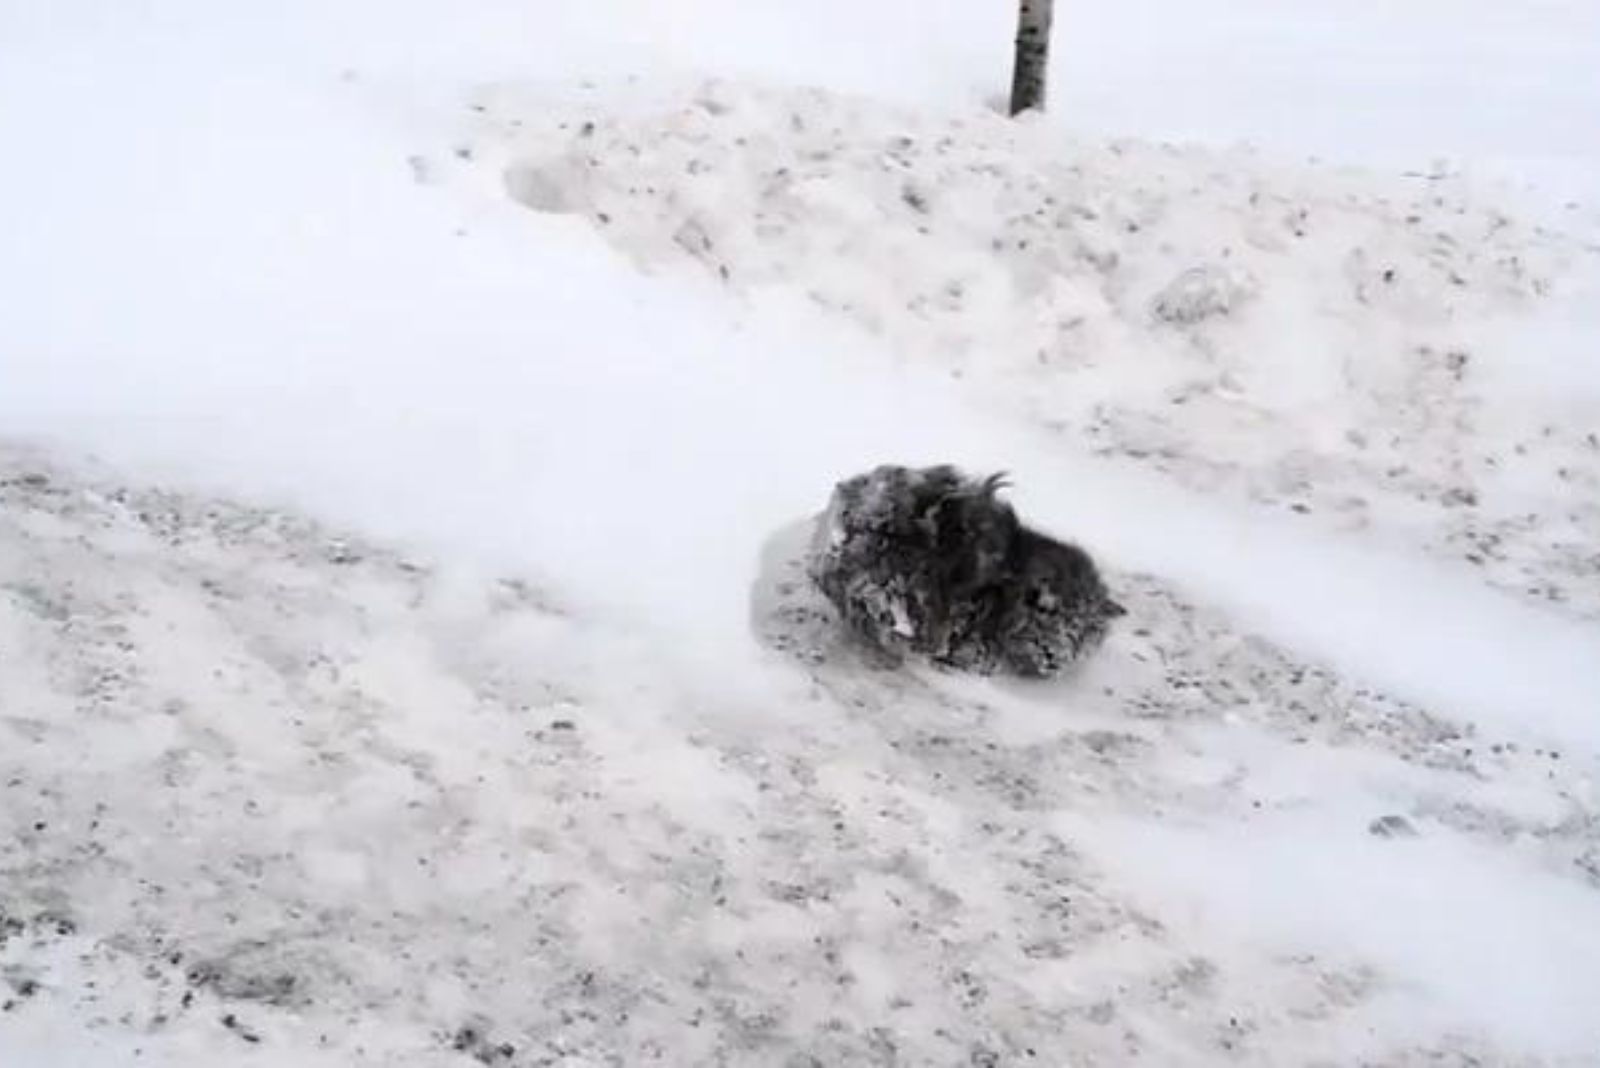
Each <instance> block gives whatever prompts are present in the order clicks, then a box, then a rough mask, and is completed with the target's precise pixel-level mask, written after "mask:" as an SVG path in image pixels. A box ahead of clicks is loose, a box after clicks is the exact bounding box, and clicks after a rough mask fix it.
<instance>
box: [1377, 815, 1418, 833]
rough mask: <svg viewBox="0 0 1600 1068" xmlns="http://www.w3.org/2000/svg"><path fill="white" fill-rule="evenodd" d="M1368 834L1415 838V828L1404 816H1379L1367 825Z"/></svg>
mask: <svg viewBox="0 0 1600 1068" xmlns="http://www.w3.org/2000/svg"><path fill="white" fill-rule="evenodd" d="M1367 831H1368V833H1369V834H1373V835H1376V836H1377V837H1379V838H1415V837H1416V836H1417V829H1416V828H1415V827H1413V826H1412V825H1411V821H1410V820H1408V819H1406V818H1405V817H1404V816H1395V815H1389V816H1379V817H1378V818H1377V819H1375V820H1373V821H1372V822H1371V823H1370V824H1368V826H1367Z"/></svg>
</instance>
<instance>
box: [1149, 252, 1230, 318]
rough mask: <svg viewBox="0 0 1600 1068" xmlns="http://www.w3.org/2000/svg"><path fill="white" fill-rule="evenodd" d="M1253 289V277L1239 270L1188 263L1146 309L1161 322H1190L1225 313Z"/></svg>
mask: <svg viewBox="0 0 1600 1068" xmlns="http://www.w3.org/2000/svg"><path fill="white" fill-rule="evenodd" d="M1254 293H1255V283H1254V280H1253V279H1251V278H1250V277H1249V276H1248V275H1247V274H1245V273H1244V272H1242V271H1235V270H1229V269H1227V268H1224V267H1217V266H1214V265H1204V266H1200V267H1191V268H1189V269H1188V270H1187V271H1184V272H1183V273H1182V274H1180V275H1178V277H1176V278H1174V279H1173V280H1172V281H1171V282H1169V283H1168V284H1167V287H1166V288H1165V289H1163V290H1162V291H1161V292H1159V293H1157V294H1156V296H1155V300H1154V301H1153V302H1152V303H1151V309H1150V310H1151V311H1152V312H1153V313H1154V315H1155V317H1156V318H1157V319H1160V320H1161V321H1162V322H1164V323H1172V324H1174V325H1176V326H1193V325H1194V324H1196V323H1200V322H1204V321H1205V320H1207V319H1213V318H1216V317H1217V316H1222V315H1227V314H1228V313H1230V312H1232V311H1233V309H1234V308H1236V307H1238V306H1239V305H1240V304H1241V303H1243V302H1244V301H1245V300H1248V299H1249V298H1250V297H1251V296H1253V295H1254Z"/></svg>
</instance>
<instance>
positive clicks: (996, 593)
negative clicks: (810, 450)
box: [809, 465, 1123, 677]
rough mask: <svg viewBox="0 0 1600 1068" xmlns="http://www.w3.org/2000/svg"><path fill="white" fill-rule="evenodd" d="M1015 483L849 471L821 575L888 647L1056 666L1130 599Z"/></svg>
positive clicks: (1012, 666)
mask: <svg viewBox="0 0 1600 1068" xmlns="http://www.w3.org/2000/svg"><path fill="white" fill-rule="evenodd" d="M1004 485H1005V483H1004V480H1003V479H1002V478H1001V477H1000V476H992V477H989V478H986V479H973V478H969V477H968V476H966V475H964V474H962V473H961V472H960V471H959V470H957V469H956V468H954V467H950V466H948V465H943V466H938V467H926V468H908V467H899V466H894V465H885V466H882V467H878V468H875V469H874V470H872V471H870V472H868V473H866V474H862V475H857V476H855V477H854V478H850V479H846V480H845V481H843V482H841V483H839V484H838V486H837V487H835V489H834V492H833V497H832V499H831V500H830V501H829V504H828V508H827V510H826V511H825V512H824V513H823V515H822V517H821V519H820V520H819V521H818V525H817V530H816V532H815V541H814V544H813V547H812V556H811V562H810V568H809V570H810V574H811V578H812V581H813V582H815V583H816V585H817V587H818V588H819V589H820V590H821V591H822V593H823V596H825V597H826V598H827V599H828V601H829V602H830V603H831V604H832V605H833V607H834V608H835V609H836V610H837V611H838V613H839V615H840V617H841V619H842V620H843V622H844V624H845V626H846V627H847V628H848V629H849V630H850V631H851V632H853V633H854V634H856V635H858V636H859V637H861V638H863V639H865V640H866V641H868V642H870V643H871V644H873V645H875V646H877V647H878V648H880V649H882V650H884V651H885V652H888V653H891V654H894V655H905V654H908V653H915V654H918V655H922V656H926V657H929V658H930V659H932V660H934V661H936V662H938V663H941V664H946V665H949V666H952V667H957V668H961V669H964V670H969V671H976V672H979V673H984V674H988V673H992V672H996V671H1001V670H1009V671H1013V672H1015V673H1017V674H1019V675H1025V676H1031V677H1042V676H1048V675H1053V674H1055V673H1056V672H1057V671H1059V670H1060V669H1061V668H1063V667H1065V666H1067V665H1068V664H1071V663H1073V662H1075V661H1077V660H1079V659H1081V658H1082V657H1084V656H1086V655H1088V654H1089V653H1090V652H1092V651H1093V650H1094V649H1096V648H1097V647H1098V646H1099V645H1100V642H1101V641H1102V640H1103V639H1104V637H1105V634H1106V629H1107V627H1108V625H1109V624H1110V621H1111V620H1112V619H1114V618H1116V617H1117V616H1119V615H1122V614H1123V609H1122V607H1121V606H1120V605H1118V604H1117V603H1116V602H1115V601H1113V600H1112V599H1111V596H1110V594H1109V593H1108V592H1107V591H1106V588H1105V585H1104V584H1103V583H1102V582H1101V579H1100V574H1099V572H1098V571H1097V570H1096V568H1095V565H1094V562H1093V561H1092V560H1091V559H1090V558H1089V556H1088V554H1087V553H1085V552H1084V551H1083V550H1082V549H1079V548H1078V547H1077V546H1074V545H1068V544H1065V543H1063V542H1059V541H1056V540H1054V539H1053V538H1050V537H1047V536H1046V535H1043V534H1040V533H1039V532H1037V531H1034V530H1030V529H1029V528H1027V527H1026V526H1024V525H1023V524H1022V523H1021V522H1020V521H1019V520H1018V519H1017V515H1016V512H1015V511H1013V510H1012V508H1011V506H1010V505H1009V504H1007V503H1005V502H1004V501H1002V500H1000V499H999V497H998V493H999V491H1000V489H1002V488H1003V487H1004Z"/></svg>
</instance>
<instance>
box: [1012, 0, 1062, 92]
mask: <svg viewBox="0 0 1600 1068" xmlns="http://www.w3.org/2000/svg"><path fill="white" fill-rule="evenodd" d="M1020 4H1021V6H1020V8H1019V10H1018V12H1017V56H1016V65H1015V67H1013V68H1012V72H1011V114H1013V115H1020V114H1022V113H1023V112H1024V111H1031V110H1039V111H1043V110H1044V90H1045V74H1046V73H1047V71H1048V70H1049V67H1050V19H1051V15H1052V13H1053V11H1054V8H1055V0H1020Z"/></svg>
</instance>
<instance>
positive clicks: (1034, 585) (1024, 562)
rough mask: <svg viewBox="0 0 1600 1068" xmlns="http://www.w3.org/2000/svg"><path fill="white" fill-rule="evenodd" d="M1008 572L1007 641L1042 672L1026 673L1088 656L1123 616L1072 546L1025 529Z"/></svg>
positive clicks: (1095, 572)
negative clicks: (1009, 607)
mask: <svg viewBox="0 0 1600 1068" xmlns="http://www.w3.org/2000/svg"><path fill="white" fill-rule="evenodd" d="M1012 567H1013V568H1014V571H1013V573H1012V576H1011V579H1010V583H1011V591H1010V592H1011V599H1010V600H1011V610H1010V612H1009V613H1008V616H1009V618H1008V620H1007V625H1006V632H1007V633H1006V636H1005V640H1006V641H1007V642H1008V643H1010V644H1013V645H1015V646H1017V648H1018V649H1019V655H1021V656H1022V658H1023V660H1024V662H1025V663H1026V664H1030V665H1033V664H1037V665H1038V666H1039V668H1041V669H1042V670H1034V671H1030V672H1028V673H1033V674H1048V673H1050V672H1053V671H1054V670H1056V668H1058V667H1059V666H1061V665H1060V661H1062V660H1066V661H1072V660H1077V659H1080V658H1082V657H1083V656H1086V655H1088V654H1089V653H1091V652H1093V651H1094V650H1095V649H1096V648H1098V647H1099V646H1100V644H1101V642H1103V641H1104V640H1105V637H1106V633H1107V631H1108V630H1109V628H1110V625H1111V621H1112V620H1114V619H1116V618H1118V617H1120V616H1123V615H1126V614H1127V609H1125V608H1123V607H1122V605H1120V604H1118V603H1117V602H1116V601H1115V600H1113V599H1112V597H1111V593H1110V591H1109V590H1107V589H1106V587H1105V583H1104V582H1103V581H1101V578H1100V572H1099V571H1098V570H1097V569H1096V568H1095V566H1094V561H1093V560H1091V559H1090V558H1089V554H1088V553H1086V552H1084V551H1083V550H1082V549H1080V548H1078V547H1077V546H1076V545H1069V544H1066V543H1064V542H1059V541H1056V540H1054V539H1052V538H1048V537H1045V536H1044V535H1042V534H1038V533H1036V532H1034V531H1031V530H1026V529H1024V530H1023V531H1022V532H1021V534H1020V535H1019V537H1018V542H1017V551H1016V552H1015V553H1014V554H1013V557H1012Z"/></svg>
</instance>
